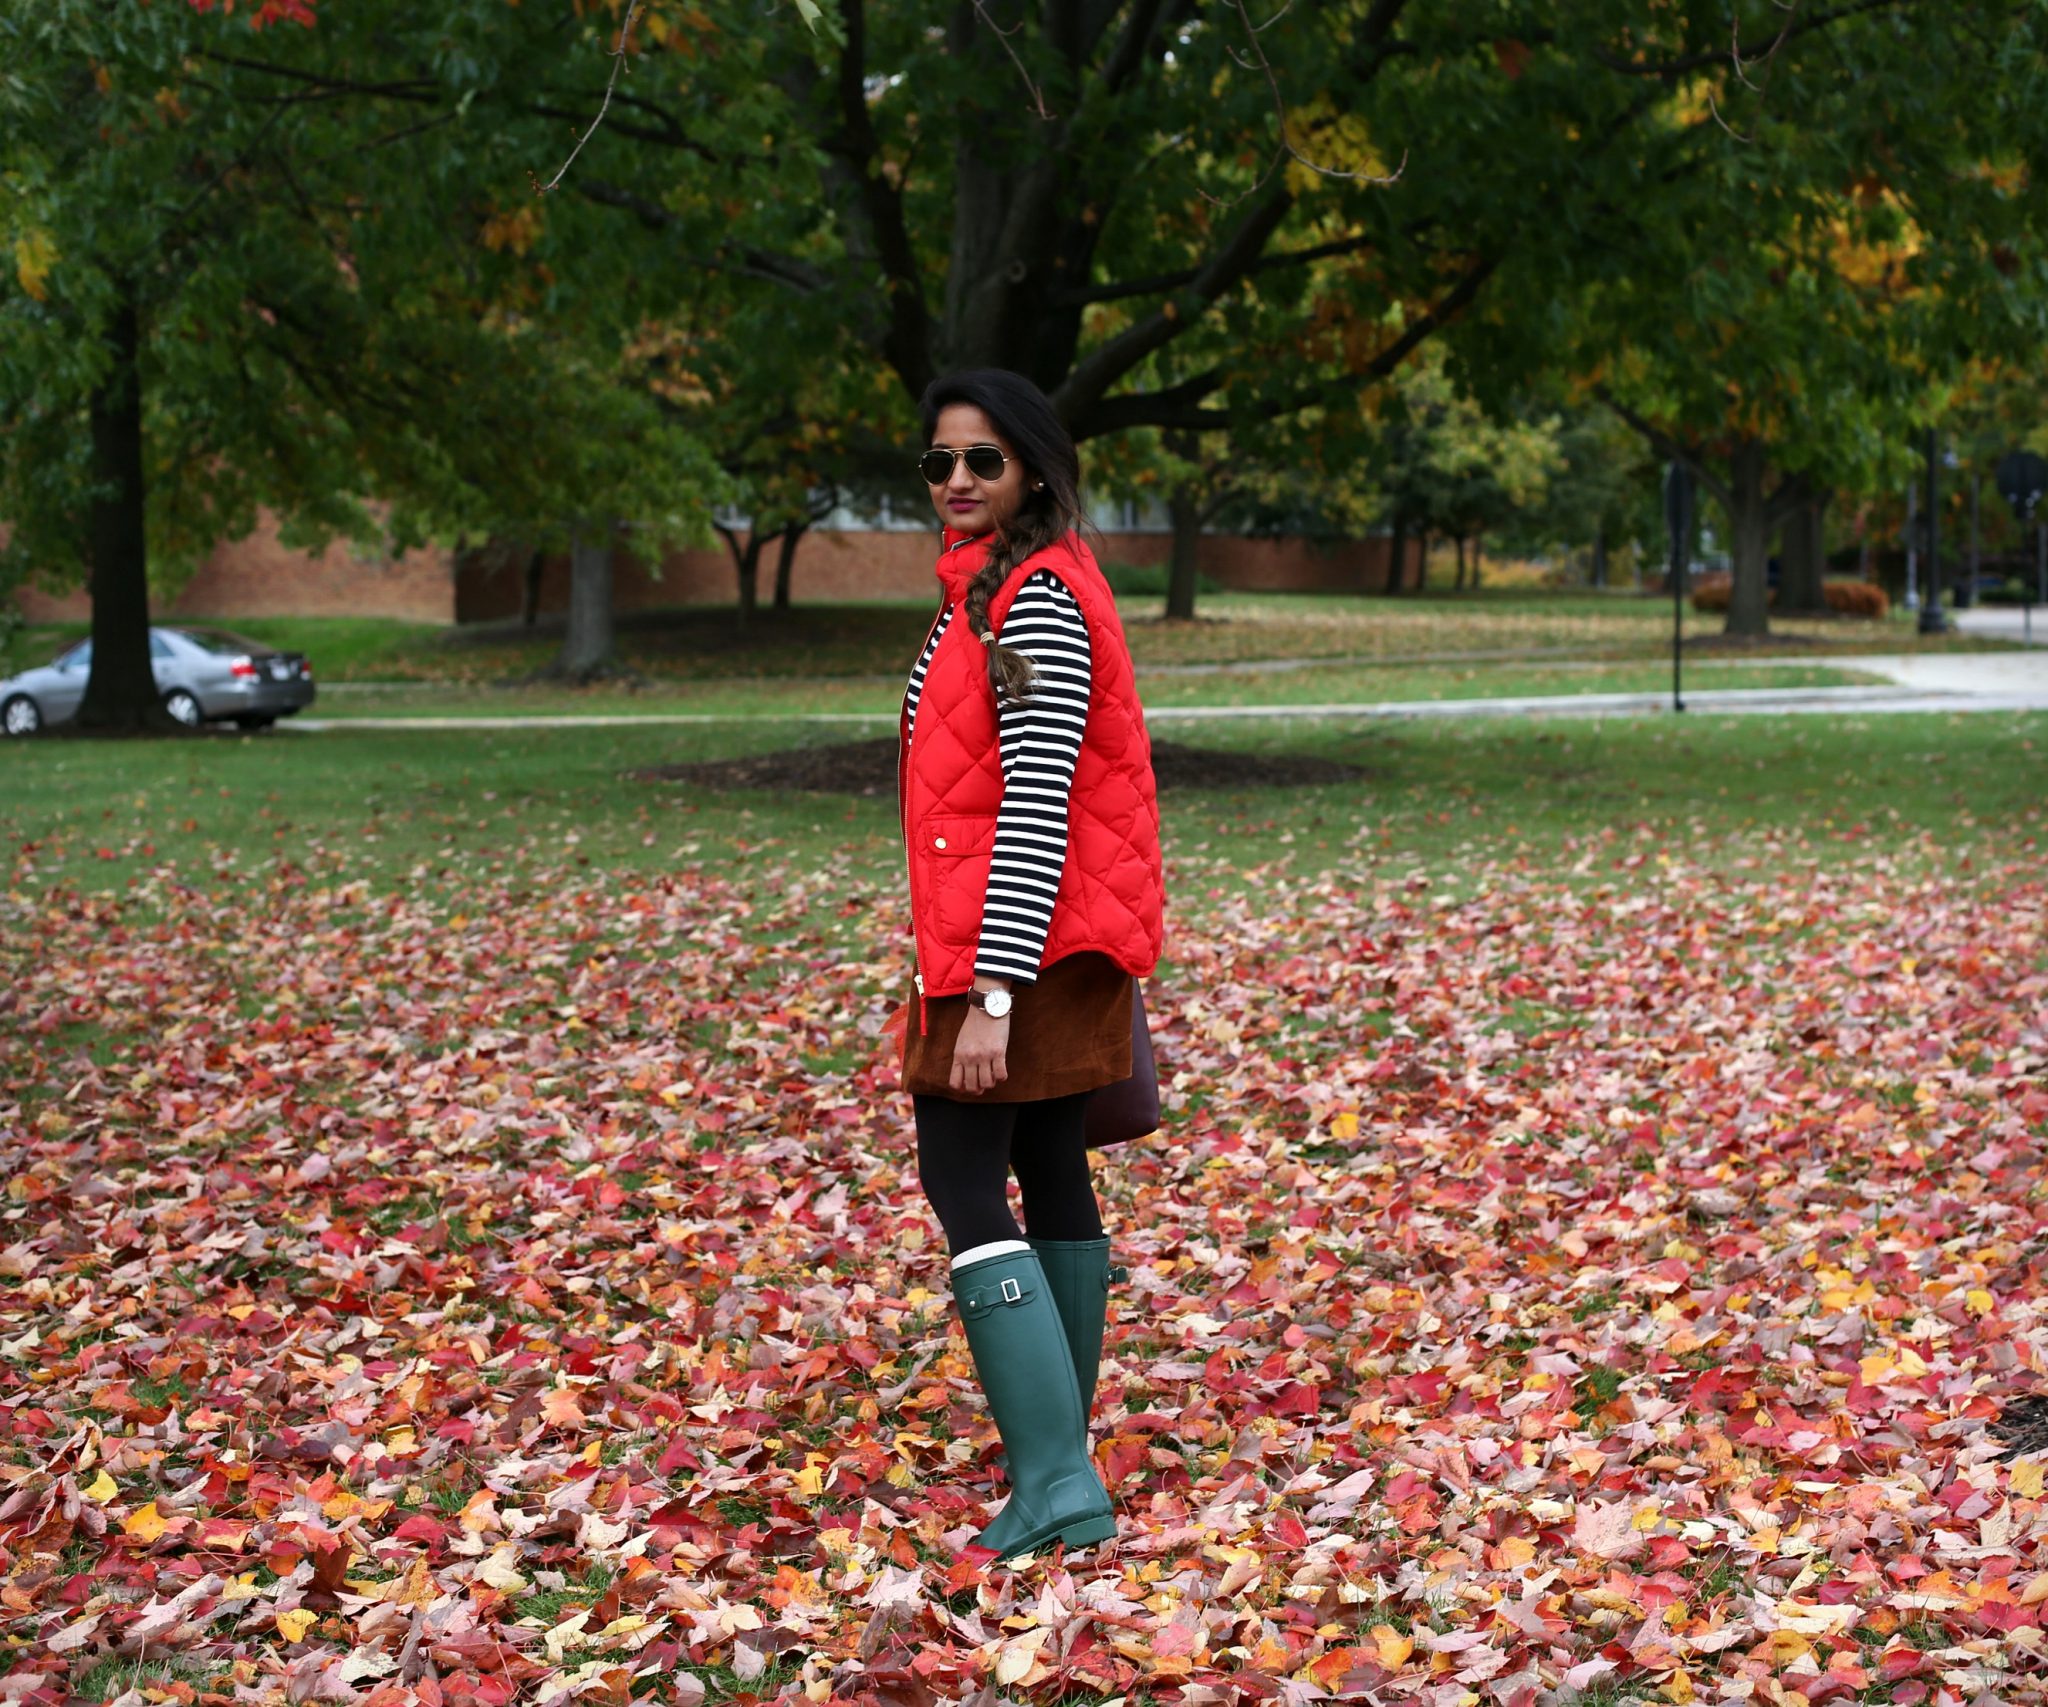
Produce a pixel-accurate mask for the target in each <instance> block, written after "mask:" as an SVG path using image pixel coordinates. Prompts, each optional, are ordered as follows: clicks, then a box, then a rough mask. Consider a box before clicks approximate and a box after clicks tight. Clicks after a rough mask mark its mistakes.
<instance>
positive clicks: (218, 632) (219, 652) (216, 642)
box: [173, 628, 277, 658]
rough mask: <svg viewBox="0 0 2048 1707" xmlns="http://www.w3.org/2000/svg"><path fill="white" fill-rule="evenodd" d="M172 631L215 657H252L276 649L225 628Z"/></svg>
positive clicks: (267, 653)
mask: <svg viewBox="0 0 2048 1707" xmlns="http://www.w3.org/2000/svg"><path fill="white" fill-rule="evenodd" d="M173 632H174V633H177V634H181V635H183V636H184V637H185V638H186V639H187V640H189V641H191V642H192V644H193V645H194V646H197V647H198V648H199V649H200V650H201V651H202V652H211V653H212V654H213V655H214V656H215V657H216V658H231V657H238V656H241V655H243V654H247V655H248V656H249V657H252V658H262V657H267V656H268V655H269V654H270V653H272V652H274V651H276V650H277V648H276V647H274V646H266V645H264V643H263V642H262V641H260V640H251V639H250V638H249V637H248V636H247V635H244V634H231V633H229V632H228V630H227V629H225V628H180V629H176V630H173Z"/></svg>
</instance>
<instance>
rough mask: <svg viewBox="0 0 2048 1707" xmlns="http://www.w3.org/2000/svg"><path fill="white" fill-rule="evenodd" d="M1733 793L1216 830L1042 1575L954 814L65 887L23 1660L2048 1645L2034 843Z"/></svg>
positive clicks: (11, 1462) (28, 1499) (458, 1697)
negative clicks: (1123, 1278)
mask: <svg viewBox="0 0 2048 1707" xmlns="http://www.w3.org/2000/svg"><path fill="white" fill-rule="evenodd" d="M1722 851H1723V857H1721V858H1720V859H1719V860H1718V861H1717V862H1716V863H1715V864H1713V865H1708V864H1704V863H1702V864H1698V865H1692V864H1687V863H1684V862H1673V861H1671V860H1669V859H1665V858H1662V857H1660V855H1659V854H1658V852H1657V847H1656V844H1655V843H1654V842H1651V841H1648V840H1638V841H1636V842H1634V843H1631V842H1630V841H1628V840H1626V839H1623V840H1621V841H1619V842H1617V843H1614V844H1611V845H1610V846H1608V847H1607V848H1606V849H1605V850H1604V851H1599V852H1597V853H1588V854H1587V855H1586V856H1585V857H1584V858H1582V859H1580V860H1579V861H1578V862H1577V864H1576V869H1571V868H1569V867H1568V866H1567V865H1565V864H1562V863H1560V862H1549V863H1547V864H1545V865H1543V866H1540V867H1539V866H1538V865H1536V864H1535V863H1533V862H1531V863H1523V862H1519V861H1515V860H1513V859H1507V858H1496V859H1494V860H1493V861H1492V862H1491V863H1490V864H1488V865H1485V866H1483V867H1475V866H1472V865H1469V864H1468V867H1467V869H1465V870H1464V871H1463V872H1462V873H1461V876H1462V877H1463V878H1464V879H1465V880H1467V882H1468V883H1469V884H1470V886H1471V891H1472V892H1473V893H1476V895H1477V897H1478V898H1476V899H1471V898H1460V899H1444V900H1441V901H1440V900H1438V899H1437V898H1436V896H1435V893H1434V892H1433V891H1432V889H1431V888H1430V887H1429V886H1428V885H1427V884H1425V883H1423V882H1421V881H1420V880H1415V881H1410V882H1397V881H1393V880H1390V879H1388V878H1385V877H1381V876H1377V875H1375V874H1374V873H1373V872H1372V871H1371V870H1370V869H1369V868H1367V867H1365V866H1362V865H1360V864H1358V863H1356V861H1353V862H1352V863H1345V864H1339V865H1338V866H1336V867H1335V868H1334V869H1332V870H1330V871H1328V872H1325V873H1322V874H1320V875H1317V876H1314V877H1303V876H1299V875H1295V874H1292V873H1290V872H1289V871H1287V870H1285V869H1282V868H1275V869H1273V870H1271V871H1269V872H1265V873H1253V874H1251V877H1252V881H1250V882H1249V883H1246V882H1243V881H1231V882H1224V881H1221V880H1220V877H1219V873H1218V871H1217V869H1216V868H1214V867H1213V866H1211V865H1209V864H1207V863H1204V862H1200V861H1198V860H1197V859H1196V858H1195V857H1194V856H1192V855H1188V856H1185V857H1183V858H1181V859H1179V860H1177V861H1176V862H1175V864H1174V868H1173V870H1172V872H1171V885H1172V895H1173V898H1174V918H1173V933H1174V934H1173V946H1172V953H1173V961H1172V964H1171V965H1170V966H1169V967H1168V968H1167V969H1166V970H1165V971H1164V973H1163V975H1162V977H1161V978H1160V980H1159V981H1158V982H1157V984H1156V985H1155V987H1154V989H1153V992H1152V996H1151V1006H1152V1008H1153V1010H1154V1023H1155V1026H1156V1027H1157V1030H1158V1044H1159V1050H1160V1055H1161V1059H1162V1062H1163V1063H1164V1065H1165V1067H1166V1068H1167V1069H1168V1070H1169V1071H1170V1073H1171V1082H1170V1085H1169V1087H1168V1095H1167V1102H1168V1108H1169V1116H1168V1131H1167V1133H1166V1135H1165V1137H1164V1139H1163V1140H1162V1141H1158V1142H1155V1143H1152V1144H1149V1145H1146V1144H1141V1145H1137V1146H1131V1147H1127V1148H1126V1149H1125V1150H1123V1151H1120V1152H1116V1153H1113V1154H1112V1156H1111V1157H1109V1158H1108V1159H1106V1160H1105V1162H1104V1164H1103V1169H1102V1180H1103V1185H1104V1194H1105V1199H1106V1204H1107V1208H1108V1212H1109V1219H1110V1222H1111V1224H1112V1228H1113V1231H1114V1233H1115V1235H1116V1238H1117V1241H1118V1247H1119V1255H1120V1258H1121V1260H1123V1261H1124V1262H1125V1263H1127V1265H1128V1266H1129V1268H1130V1271H1131V1278H1130V1280H1129V1283H1128V1284H1127V1285H1126V1286H1125V1287H1123V1288H1122V1289H1121V1292H1120V1294H1119V1296H1118V1297H1117V1299H1116V1301H1115V1305H1114V1313H1113V1318H1112V1325H1111V1330H1110V1336H1109V1344H1108V1350H1107V1356H1108V1359H1109V1361H1108V1363H1107V1366H1106V1368H1105V1370H1104V1375H1103V1380H1102V1394H1101V1397H1100V1399H1099V1401H1098V1408H1097V1414H1096V1439H1097V1450H1098V1456H1099V1460H1100V1463H1101V1467H1102V1470H1103V1473H1104V1476H1105V1479H1106V1480H1107V1481H1108V1483H1109V1484H1110V1486H1111V1488H1112V1490H1113V1493H1114V1497H1115V1499H1116V1502H1117V1505H1118V1509H1119V1513H1120V1527H1119V1534H1118V1538H1117V1540H1116V1541H1115V1542H1114V1543H1113V1544H1111V1545H1108V1546H1105V1547H1104V1548H1102V1549H1100V1550H1097V1551H1093V1552H1091V1553H1089V1554H1087V1555H1085V1556H1078V1557H1072V1558H1065V1559H1050V1558H1048V1559H1041V1560H1038V1561H1035V1562H1032V1563H1030V1564H1028V1565H1026V1566H1024V1567H1022V1568H1019V1569H1017V1570H1014V1571H1008V1570H1005V1571H997V1572H993V1573H984V1572H982V1571H980V1570H977V1569H975V1568H974V1567H973V1566H972V1565H971V1564H965V1563H962V1562H961V1561H960V1553H959V1550H960V1547H961V1544H962V1543H963V1542H964V1541H965V1540H966V1539H967V1537H968V1536H969V1535H970V1534H971V1533H972V1532H973V1529H974V1528H975V1527H976V1526H977V1525H978V1524H979V1523H980V1522H981V1521H983V1519H984V1515H985V1511H986V1507H987V1504H988V1502H989V1501H991V1500H992V1499H993V1498H995V1497H996V1496H997V1495H998V1494H999V1491H1000V1480H999V1471H998V1470H997V1468H996V1466H995V1464H994V1462H993V1454H994V1452H995V1449H996V1442H995V1439H994V1436H993V1433H992V1431H991V1429H990V1426H989V1424H988V1422H987V1421H986V1419H985V1417H984V1415H983V1412H982V1409H981V1406H980V1402H979V1396H978V1389H977V1388H976V1385H975V1383H974V1380H973V1376H972V1370H971V1367H970V1365H969V1363H968V1360H967V1357H966V1352H965V1344H964V1341H963V1339H962V1338H961V1336H960V1334H959V1332H958V1330H957V1327H956V1326H955V1324H954V1321H953V1319H952V1316H951V1312H950V1310H949V1309H948V1306H947V1295H946V1276H945V1261H944V1253H943V1248H942V1246H941V1245H940V1243H939V1242H938V1240H937V1237H936V1234H935V1229H934V1227H933V1224H932V1222H931V1219H930V1217H929V1215H928V1213H927V1212H926V1210H925V1208H924V1205H923V1203H922V1200H921V1198H920V1196H919V1194H918V1191H917V1187H916V1181H915V1172H914V1168H913V1166H912V1162H911V1147H910V1142H909V1138H908V1134H907V1122H906V1110H905V1107H904V1104H903V1101H902V1099H901V1098H900V1097H899V1096H897V1095H895V1094H894V1093H893V1092H892V1091H890V1090H889V1089H888V1077H889V1075H888V1072H887V1069H886V1068H885V1067H881V1068H878V1066H877V1064H876V1061H875V1054H874V1051H875V1039H876V1038H877V1036H878V1034H879V1032H880V1029H881V1026H882V1023H883V1019H884V1015H885V1012H886V1010H887V1008H888V1006H889V1005H890V1003H891V1001H892V1000H893V998H894V995H895V993H896V991H897V989H898V987H899V986H900V984H901V983H902V982H903V980H904V974H905V968H904V965H903V963H902V960H901V958H900V951H899V949H898V948H897V946H896V936H895V933H896V928H897V924H898V914H897V903H896V900H895V893H896V883H895V876H896V874H895V872H894V869H893V868H884V867H879V866H874V865H857V864H856V863H855V861H854V859H853V858H852V857H851V856H842V857H839V858H837V859H830V858H827V859H822V860H820V859H808V858H807V859H804V860H801V861H798V862H795V863H791V864H783V863H780V862H779V861H777V860H776V859H774V858H772V857H765V856H764V857H763V858H761V859H758V860H755V861H753V862H751V863H747V864H735V865H721V866H718V867H715V868H708V869H707V868H685V869H678V870H676V871H674V872H673V873H671V874H668V875H665V876H648V875H645V874H638V873H634V874H626V873H610V874H608V873H606V872H604V871H602V870H592V869H581V868H569V869H564V870H561V871H559V872H536V871H534V870H530V869H529V870H525V871H513V872H506V871H502V870H501V871H499V872H496V873H493V872H490V871H485V870H479V871H477V872H476V873H474V874H473V875H471V876H469V877H467V878H465V879H461V880H457V881H453V882H438V883H434V884H427V883H421V884H419V885H416V886H407V885H403V884H400V885H392V884H388V883H369V882H364V881H360V880H350V879H349V877H348V874H347V873H346V871H345V870H342V871H336V872H331V873H327V874H324V875H323V874H319V873H314V874H309V873H307V872H306V871H304V870H299V869H295V868H293V867H290V866H288V865H287V866H281V867H278V868H274V869H273V870H272V872H271V873H270V875H269V876H267V877H259V876H257V875H256V874H253V873H252V874H250V875H249V876H248V877H246V878H244V879H242V880H240V881H239V882H238V883H236V884H226V883H220V882H217V881H215V880H214V879H212V878H211V877H205V878H200V879H196V880H195V883H194V885H193V886H187V885H186V884H185V883H183V882H181V881H180V879H179V876H178V874H177V872H176V871H175V870H174V869H165V870H163V871H161V872H159V874H158V875H157V876H155V877H154V878H151V879H149V880H147V881H145V882H143V883H142V884H140V885H138V886H137V887H135V888H134V889H132V890H131V891H129V892H128V893H127V894H126V895H125V896H122V897H118V898H117V897H112V896H104V897H91V896H85V895H81V894H79V893H77V892H76V891H74V890H71V889H68V888H63V887H56V888H49V887H43V886H33V887H32V888H29V889H20V888H18V889H17V890H16V891H15V892H14V893H12V894H11V895H8V896H5V897H0V927H4V937H0V941H4V943H5V945H6V947H7V950H8V954H7V958H8V960H9V962H10V963H11V964H10V971H9V975H8V977H7V978H6V980H5V981H4V985H0V1133H4V1168H5V1177H4V1191H0V1644H4V1647H5V1658H4V1663H0V1672H4V1673H5V1675H4V1679H0V1699H4V1700H6V1701H9V1702H32V1703H42V1702H48V1703H56V1702H60V1701H63V1700H65V1699H66V1698H67V1697H74V1696H76V1697H85V1698H98V1699H105V1698H110V1697H116V1696H121V1695H122V1694H123V1692H124V1691H129V1690H133V1691H135V1692H136V1693H132V1694H129V1695H127V1696H126V1697H125V1699H126V1700H127V1701H129V1702H130V1703H139V1702H142V1701H165V1700H177V1701H181V1702H189V1701H199V1702H223V1703H225V1702H229V1701H234V1702H251V1703H255V1702H271V1701H311V1702H329V1701H333V1702H339V1701H357V1702H361V1703H364V1704H365V1707H370V1704H377V1707H382V1704H387V1703H390V1704H396V1703H401V1702H414V1701H417V1702H423V1703H428V1704H435V1703H460V1702H471V1701H474V1702H481V1703H486V1704H492V1707H495V1704H497V1703H503V1702H509V1701H514V1700H518V1701H533V1702H547V1701H554V1700H568V1699H571V1698H576V1699H590V1700H595V1701H599V1702H606V1703H614V1702H624V1701H628V1700H653V1701H663V1702H694V1701H698V1700H714V1701H715V1700H721V1699H735V1700H746V1699H750V1698H752V1699H763V1700H765V1699H774V1698H786V1699H793V1700H794V1699H807V1700H811V1701H821V1702H822V1701H841V1702H849V1703H851V1702H882V1703H901V1704H917V1703H925V1702H935V1701H955V1700H964V1699H967V1698H969V1697H974V1698H976V1699H978V1700H979V1701H980V1702H982V1703H985V1704H987V1703H994V1702H996V1701H998V1700H1001V1699H1005V1698H1007V1699H1009V1700H1012V1701H1029V1702H1033V1703H1053V1702H1082V1701H1091V1702H1092V1701H1102V1700H1105V1699H1114V1698H1119V1697H1121V1698H1123V1699H1124V1700H1125V1701H1127V1702H1129V1703H1131V1704H1132V1707H1136V1704H1138V1703H1140V1702H1148V1703H1155V1704H1159V1707H1165V1704H1168V1703H1172V1704H1178V1707H1223V1704H1229V1703H1237V1702H1247V1701H1258V1700H1265V1699H1284V1700H1286V1701H1289V1702H1306V1701H1312V1700H1318V1699H1323V1698H1337V1699H1356V1700H1369V1701H1378V1702H1387V1703H1394V1702H1423V1703H1430V1704H1440V1707H1450V1704H1453V1703H1494V1702H1498V1703H1505V1704H1515V1703H1566V1702H1573V1701H1579V1700H1587V1701H1615V1700H1622V1699H1631V1698H1637V1697H1641V1698H1649V1699H1658V1700H1671V1701H1679V1702H1683V1701H1688V1700H1695V1699H1697V1700H1702V1701H1723V1700H1726V1701H1737V1700H1740V1701H1757V1702H1772V1703H1793V1704H1796V1703H1815V1702H1821V1701H1840V1700H1866V1701H1882V1702H1898V1703H1902V1704H1911V1703H1919V1702H1927V1703H1975V1702H1999V1701H2021V1700H2037V1699H2043V1698H2048V1689H2044V1684H2043V1681H2042V1680H2043V1674H2044V1672H2048V1635H2044V1632H2043V1629H2042V1624H2043V1614H2044V1608H2048V1498H2044V1482H2043V1461H2042V1459H2041V1458H2040V1457H2037V1456H2028V1455H2026V1454H2024V1453H2022V1454H2019V1455H2012V1454H2009V1453H2006V1452H2005V1451H2004V1442H2002V1440H2001V1438H2000V1436H1999V1434H1998V1433H1997V1432H1996V1431H1995V1429H1994V1427H1993V1425H1994V1424H1995V1423H1996V1422H1997V1421H1998V1420H1999V1416H2000V1412H2001V1410H2002V1409H2006V1408H2008V1407H2010V1406H2011V1405H2012V1404H2013V1401H2014V1400H2016V1399H2018V1398H2020V1397H2022V1396H2024V1395H2027V1394H2030V1393H2033V1392H2036V1391H2039V1390H2041V1389H2044V1388H2048V1315H2044V1313H2043V1305H2042V1302H2041V1300H2042V1298H2043V1296H2044V1285H2043V1283H2044V1280H2048V1169H2044V1160H2043V1139H2044V1132H2048V1086H2044V1082H2043V1076H2042V1069H2043V1063H2044V1060H2048V972H2044V966H2043V958H2042V956H2043V943H2044V924H2048V886H2044V882H2043V878H2042V874H2041V869H2040V866H2039V863H2038V856H2035V857H2033V858H2031V859H2029V860H2028V861H2026V862H2024V863H2018V862H2016V863H2013V864H2011V865H2009V866H2005V867H1997V866H1990V867H1987V866H1986V865H1985V864H1984V862H1983V861H1981V860H1980V861H1979V863H1978V866H1977V869H1975V870H1959V869H1957V866H1958V863H1959V862H1958V861H1957V860H1956V859H1955V858H1954V857H1953V856H1952V855H1945V854H1944V850H1942V849H1941V848H1939V847H1935V846H1931V845H1930V846H1923V847H1921V848H1919V849H1917V850H1915V851H1916V855H1917V858H1916V861H1915V863H1914V864H1913V865H1912V866H1911V867H1903V866H1898V865H1894V864H1890V863H1887V861H1886V860H1885V859H1883V858H1881V857H1878V856H1877V855H1875V854H1874V853H1873V852H1872V851H1871V849H1870V846H1869V845H1868V844H1864V845H1857V846H1844V845H1842V844H1839V843H1833V842H1831V843H1828V844H1826V846H1825V848H1824V850H1823V849H1822V848H1821V847H1820V845H1818V844H1816V845H1815V846H1813V847H1808V846H1807V845H1805V844H1802V843H1799V842H1798V841H1796V840H1795V839H1790V838H1787V839H1784V840H1782V841H1771V840H1766V839H1764V838H1758V839H1757V841H1756V842H1755V845H1754V848H1753V851H1752V853H1751V855H1750V857H1747V858H1744V857H1728V856H1727V855H1726V850H1722ZM1944 866H1946V867H1947V868H1948V869H1947V871H1946V873H1945V874H1944V875H1941V876H1939V877H1926V876H1919V875H1908V872H1909V871H1912V872H1925V871H1930V870H1933V871H1940V870H1942V868H1943V867H1944ZM1243 875H1244V874H1233V876H1234V877H1237V878H1242V876H1243ZM2022 1408H2023V1407H2022ZM2007 1420H2008V1423H2009V1422H2010V1418H2008V1419H2007Z"/></svg>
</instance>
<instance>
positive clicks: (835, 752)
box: [628, 737, 1371, 794]
mask: <svg viewBox="0 0 2048 1707" xmlns="http://www.w3.org/2000/svg"><path fill="white" fill-rule="evenodd" d="M1152 770H1153V774H1154V775H1155V776H1157V777H1158V779H1159V786H1160V787H1161V788H1162V789H1169V788H1313V787H1315V786H1316V785H1317V784H1319V783H1332V782H1358V781H1361V780H1363V779H1364V778H1365V777H1367V776H1369V775H1371V772H1369V771H1368V770H1367V769H1366V767H1365V766H1363V765H1348V764H1344V763H1342V762H1340V761H1338V760H1336V759H1315V758H1307V757H1300V756H1295V757H1290V756H1288V755H1286V754H1276V753H1226V752H1218V751H1216V750H1215V749H1213V748H1209V747H1185V746H1182V745H1181V744H1180V743H1179V742H1177V741H1154V742H1153V743H1152ZM628 774H629V775H630V776H632V777H633V779H634V780H635V781H637V782H685V783H688V784H690V785H691V786H692V787H694V788H709V789H721V790H723V789H735V788H765V789H781V790H785V791H789V792H794V793H801V794H893V793H895V791H896V742H895V741H894V739H892V738H889V737H884V738H883V739H881V740H879V741H837V742H833V743H832V744H830V745H828V746H820V747H791V748H789V749H787V750H786V751H783V752H779V753H761V754H758V755H756V756H754V757H751V758H744V759H717V760H706V761H702V762H699V763H695V764H681V765H646V766H643V767H641V768H640V769H638V770H634V771H631V772H629V773H628Z"/></svg>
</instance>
